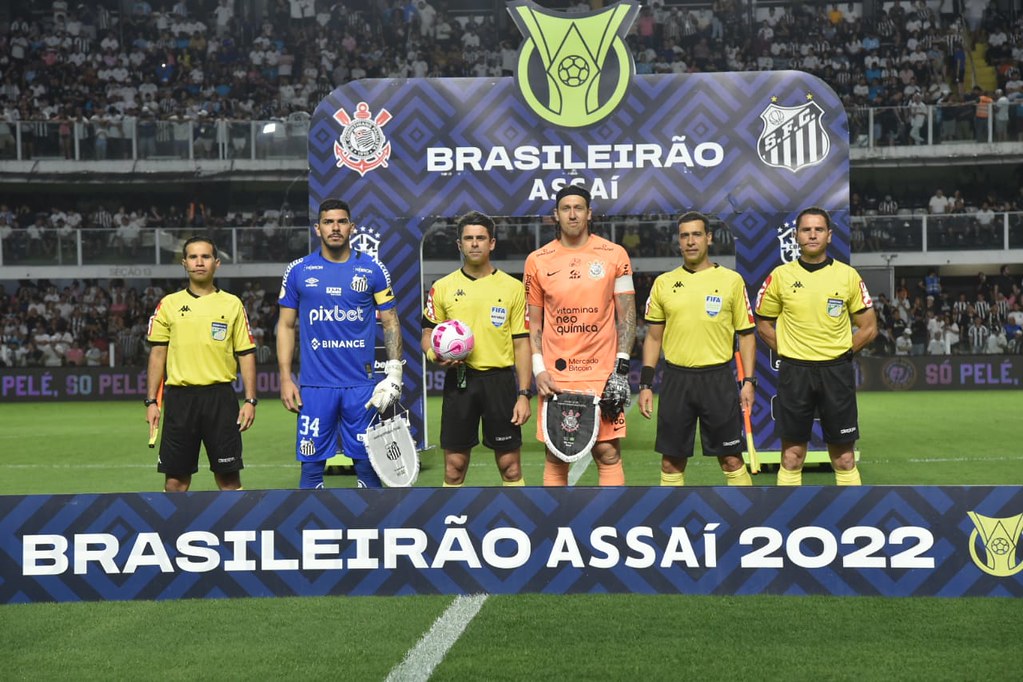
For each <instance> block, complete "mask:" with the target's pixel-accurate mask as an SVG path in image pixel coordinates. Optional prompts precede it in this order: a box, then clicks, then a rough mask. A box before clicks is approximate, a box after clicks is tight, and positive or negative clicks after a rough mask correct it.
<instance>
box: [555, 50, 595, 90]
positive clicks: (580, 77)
mask: <svg viewBox="0 0 1023 682" xmlns="http://www.w3.org/2000/svg"><path fill="white" fill-rule="evenodd" d="M589 77H590V65H589V64H587V63H586V60H585V59H583V58H582V57H580V56H579V55H575V54H570V55H568V56H567V57H565V58H564V59H562V60H561V62H560V63H559V64H558V80H560V81H561V84H562V85H564V86H566V87H569V88H577V87H579V86H580V85H582V84H583V83H585V82H586V79H588V78H589Z"/></svg>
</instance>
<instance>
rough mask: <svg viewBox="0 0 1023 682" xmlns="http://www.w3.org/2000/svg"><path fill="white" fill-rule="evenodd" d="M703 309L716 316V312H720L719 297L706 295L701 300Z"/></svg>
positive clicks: (711, 315)
mask: <svg viewBox="0 0 1023 682" xmlns="http://www.w3.org/2000/svg"><path fill="white" fill-rule="evenodd" d="M703 309H704V310H706V311H707V315H709V316H710V317H717V316H718V313H720V312H721V297H720V296H708V297H707V298H705V299H704V301H703Z"/></svg>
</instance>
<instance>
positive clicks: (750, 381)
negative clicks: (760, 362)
mask: <svg viewBox="0 0 1023 682" xmlns="http://www.w3.org/2000/svg"><path fill="white" fill-rule="evenodd" d="M742 383H744V384H753V388H756V387H757V378H756V377H746V378H744V379H743V380H742Z"/></svg>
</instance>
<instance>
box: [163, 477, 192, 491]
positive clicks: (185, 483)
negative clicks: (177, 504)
mask: <svg viewBox="0 0 1023 682" xmlns="http://www.w3.org/2000/svg"><path fill="white" fill-rule="evenodd" d="M191 484H192V478H191V477H188V478H178V477H176V476H167V477H166V479H165V480H164V482H163V491H164V492H165V493H187V492H188V487H189V486H190V485H191Z"/></svg>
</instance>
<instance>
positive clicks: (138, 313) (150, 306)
mask: <svg viewBox="0 0 1023 682" xmlns="http://www.w3.org/2000/svg"><path fill="white" fill-rule="evenodd" d="M10 288H11V285H10V284H7V285H6V286H5V285H4V284H3V283H0V367H61V366H70V365H74V366H108V365H116V366H127V367H140V368H141V367H144V366H145V362H146V357H147V355H148V352H149V349H148V348H147V347H146V341H145V338H146V330H147V326H148V322H149V317H150V316H151V315H152V314H153V311H154V310H155V309H156V305H157V303H159V301H160V299H161V298H162V297H163V295H164V293H166V292H169V291H176V290H178V289H180V288H181V284H180V283H178V282H164V283H159V282H152V283H150V284H148V285H146V286H128V285H126V283H125V282H124V281H123V280H119V279H112V280H109V281H108V282H106V283H104V284H102V285H101V284H100V282H99V281H97V280H74V281H72V282H71V283H69V284H66V285H64V286H61V287H58V286H57V285H55V284H53V283H51V282H49V281H46V280H40V281H26V280H23V281H21V282H20V283H18V286H17V287H16V288H14V290H13V291H10V290H9V289H10ZM234 293H237V294H238V295H239V296H240V297H241V299H242V301H243V303H244V304H245V310H246V312H247V313H248V316H249V322H250V325H251V328H252V334H253V337H254V338H255V341H256V354H257V356H256V357H257V361H258V362H261V363H268V362H270V361H271V360H272V359H273V350H272V347H273V340H272V338H271V337H272V335H273V327H274V325H275V323H276V319H277V295H276V289H271V290H270V293H269V294H268V293H267V291H266V289H264V287H263V286H262V285H261V284H260V283H259V282H257V281H251V282H245V283H244V284H243V285H242V290H241V291H235V292H234Z"/></svg>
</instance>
